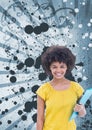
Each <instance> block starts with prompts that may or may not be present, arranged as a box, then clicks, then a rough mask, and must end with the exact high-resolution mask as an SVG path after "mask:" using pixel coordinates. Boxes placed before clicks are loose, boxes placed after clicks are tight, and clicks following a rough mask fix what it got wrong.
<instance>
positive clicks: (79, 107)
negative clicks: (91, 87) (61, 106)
mask: <svg viewBox="0 0 92 130" xmlns="http://www.w3.org/2000/svg"><path fill="white" fill-rule="evenodd" d="M74 111H76V112H78V113H79V116H80V117H84V116H85V115H86V109H85V106H84V105H82V104H76V105H75V108H74Z"/></svg>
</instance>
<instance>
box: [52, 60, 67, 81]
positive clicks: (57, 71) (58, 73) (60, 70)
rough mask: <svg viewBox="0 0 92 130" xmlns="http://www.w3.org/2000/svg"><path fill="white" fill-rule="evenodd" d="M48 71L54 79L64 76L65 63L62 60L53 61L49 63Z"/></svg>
mask: <svg viewBox="0 0 92 130" xmlns="http://www.w3.org/2000/svg"><path fill="white" fill-rule="evenodd" d="M50 71H51V74H52V76H53V78H56V79H61V78H64V76H65V74H66V71H67V65H66V64H65V63H63V62H53V63H52V64H51V65H50Z"/></svg>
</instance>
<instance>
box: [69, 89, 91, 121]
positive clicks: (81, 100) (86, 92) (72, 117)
mask: <svg viewBox="0 0 92 130" xmlns="http://www.w3.org/2000/svg"><path fill="white" fill-rule="evenodd" d="M91 95H92V88H89V89H87V90H86V91H85V93H84V94H83V96H82V97H81V99H80V100H79V104H83V105H85V103H86V101H87V100H88V99H89V97H90V96H91ZM77 115H78V112H73V113H72V115H71V116H70V119H69V121H71V120H72V119H74V118H76V116H77Z"/></svg>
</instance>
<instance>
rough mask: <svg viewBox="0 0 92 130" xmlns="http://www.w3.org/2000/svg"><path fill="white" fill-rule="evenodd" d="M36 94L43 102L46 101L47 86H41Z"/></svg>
mask: <svg viewBox="0 0 92 130" xmlns="http://www.w3.org/2000/svg"><path fill="white" fill-rule="evenodd" d="M36 94H37V95H39V96H40V97H41V98H42V99H43V100H46V97H47V86H46V85H45V84H43V85H41V86H40V87H39V88H38V90H37V91H36Z"/></svg>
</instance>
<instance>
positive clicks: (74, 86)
mask: <svg viewBox="0 0 92 130" xmlns="http://www.w3.org/2000/svg"><path fill="white" fill-rule="evenodd" d="M71 84H72V89H73V90H74V91H75V92H76V93H77V94H78V95H79V96H80V95H81V94H82V93H83V92H84V89H83V87H82V86H81V85H80V84H79V83H77V82H76V81H71Z"/></svg>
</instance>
